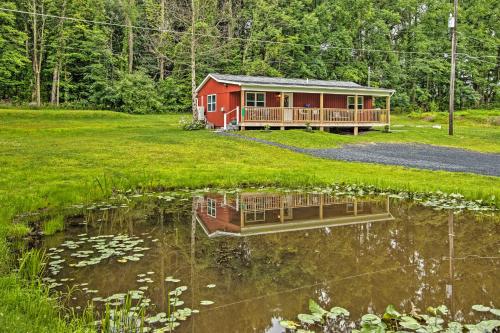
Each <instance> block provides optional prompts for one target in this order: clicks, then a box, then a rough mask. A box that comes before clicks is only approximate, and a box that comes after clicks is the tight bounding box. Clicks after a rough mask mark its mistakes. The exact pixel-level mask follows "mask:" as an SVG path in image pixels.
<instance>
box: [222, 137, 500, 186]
mask: <svg viewBox="0 0 500 333" xmlns="http://www.w3.org/2000/svg"><path fill="white" fill-rule="evenodd" d="M221 134H222V135H226V136H233V137H238V138H242V139H246V140H250V141H255V142H260V143H263V144H267V145H270V146H275V147H280V148H284V149H288V150H291V151H295V152H298V153H303V154H307V155H312V156H315V157H321V158H326V159H331V160H341V161H356V162H368V163H380V164H387V165H400V166H405V167H409V168H418V169H429V170H443V171H455V172H470V173H476V174H480V175H487V176H497V177H499V176H500V154H493V153H479V152H473V151H469V150H464V149H459V148H448V147H441V146H433V145H426V144H402V143H368V144H349V145H344V146H342V147H341V148H323V149H309V148H298V147H293V146H288V145H284V144H280V143H276V142H271V141H267V140H263V139H257V138H251V137H247V136H244V135H239V134H236V133H228V132H222V133H221Z"/></svg>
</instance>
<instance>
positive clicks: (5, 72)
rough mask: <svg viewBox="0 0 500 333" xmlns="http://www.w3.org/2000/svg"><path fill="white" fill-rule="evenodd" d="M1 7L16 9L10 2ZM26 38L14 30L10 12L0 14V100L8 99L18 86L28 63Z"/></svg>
mask: <svg viewBox="0 0 500 333" xmlns="http://www.w3.org/2000/svg"><path fill="white" fill-rule="evenodd" d="M2 6H4V7H5V8H8V9H12V10H15V9H16V5H15V3H14V2H11V1H8V2H6V3H4V4H2ZM27 38H28V37H27V35H26V33H25V32H24V31H21V30H18V29H16V17H15V15H14V14H13V13H12V12H0V98H1V97H8V96H9V94H10V93H12V89H13V88H14V87H15V86H18V85H19V84H20V80H19V75H20V74H21V72H22V70H23V67H24V66H25V65H26V64H27V63H29V59H28V58H27V56H26V50H25V45H24V44H25V42H26V40H27Z"/></svg>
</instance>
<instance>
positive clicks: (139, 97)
mask: <svg viewBox="0 0 500 333" xmlns="http://www.w3.org/2000/svg"><path fill="white" fill-rule="evenodd" d="M113 104H114V105H115V107H114V109H116V110H119V111H123V112H127V113H140V114H145V113H157V112H159V111H160V110H161V103H160V99H159V97H158V94H157V92H156V88H155V84H154V82H153V80H152V79H150V78H149V77H148V76H147V75H146V74H145V73H143V72H136V73H133V74H122V75H121V78H120V80H119V81H118V82H116V84H115V86H114V96H113Z"/></svg>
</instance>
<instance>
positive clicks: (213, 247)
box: [42, 190, 500, 333]
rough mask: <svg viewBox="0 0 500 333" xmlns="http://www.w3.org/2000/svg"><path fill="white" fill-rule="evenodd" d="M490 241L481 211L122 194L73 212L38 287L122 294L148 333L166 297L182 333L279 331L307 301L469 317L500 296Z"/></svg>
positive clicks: (293, 194)
mask: <svg viewBox="0 0 500 333" xmlns="http://www.w3.org/2000/svg"><path fill="white" fill-rule="evenodd" d="M499 245H500V223H498V215H495V214H494V213H491V212H490V213H481V214H480V213H471V212H465V211H461V212H453V211H451V210H436V209H432V208H429V207H424V206H422V205H421V204H418V203H415V202H412V201H408V200H401V199H397V198H389V197H388V196H365V197H358V198H356V197H352V196H336V195H333V194H332V193H328V192H326V193H323V192H321V191H309V192H298V191H270V190H260V191H256V190H252V191H248V192H245V191H228V192H223V191H215V192H196V193H194V194H189V195H187V194H179V193H173V194H149V195H135V196H128V197H124V196H123V197H121V198H114V200H112V201H111V202H110V203H96V204H94V205H92V206H91V207H76V208H74V209H73V210H72V212H71V214H70V215H69V216H67V217H66V228H65V231H64V232H61V233H58V234H55V235H53V236H47V237H44V238H43V240H42V246H43V247H45V248H47V251H48V253H49V256H50V265H49V268H50V269H49V271H48V273H47V276H46V278H45V281H46V282H47V283H49V284H52V287H53V288H54V289H55V290H60V291H64V292H67V291H68V288H70V289H71V290H72V292H71V296H70V300H69V304H70V306H72V307H75V308H76V309H83V308H84V307H85V306H86V305H87V304H88V302H90V301H92V300H93V301H94V304H95V305H96V307H97V308H100V309H102V307H103V304H104V303H105V302H108V303H110V304H111V305H112V306H117V305H119V304H120V303H121V302H123V297H124V295H125V294H126V293H129V295H131V297H132V302H134V306H137V307H140V306H142V307H144V308H146V309H147V310H146V312H147V314H148V315H149V316H151V317H152V318H153V319H152V320H150V322H149V325H148V326H150V327H153V328H158V327H162V323H161V322H165V320H164V319H163V320H162V318H164V317H165V315H164V314H162V313H165V312H168V311H169V310H170V311H172V310H173V309H174V305H171V306H170V308H169V306H168V304H169V303H170V304H173V303H176V304H175V309H184V308H185V307H186V308H187V309H186V311H187V313H184V314H181V315H180V316H179V317H180V319H181V320H178V322H179V324H180V325H179V326H178V327H177V328H176V329H175V331H178V332H188V331H189V332H273V333H274V332H284V331H285V329H284V328H283V327H281V326H280V324H279V322H280V320H282V319H284V318H291V319H294V318H296V316H297V314H299V313H302V312H304V311H306V309H307V304H308V300H309V299H314V300H316V301H317V302H318V303H319V304H321V305H323V306H325V307H328V308H329V307H332V306H335V305H336V306H342V307H344V308H346V309H348V310H349V311H350V312H351V318H359V317H360V316H361V315H363V314H365V313H379V314H380V313H383V312H384V310H385V308H386V306H387V305H388V304H393V305H395V306H396V307H397V308H398V309H402V310H405V311H410V310H411V308H412V306H415V307H417V308H420V309H425V308H426V307H427V306H430V305H433V306H437V305H441V304H444V305H446V306H447V307H448V308H449V310H450V319H451V318H453V319H454V320H457V321H466V322H467V321H471V320H475V319H478V318H477V316H478V315H477V313H473V312H472V311H471V306H472V305H474V304H484V305H490V304H492V303H493V304H494V303H496V305H497V306H498V303H499V301H500V288H498V281H500V273H499V268H500V259H499V258H500V246H499ZM176 288H178V289H177V296H176V294H175V293H176V292H175V289H176ZM192 310H195V311H194V312H195V313H191V311H192ZM157 314H160V315H158V316H156V315H157Z"/></svg>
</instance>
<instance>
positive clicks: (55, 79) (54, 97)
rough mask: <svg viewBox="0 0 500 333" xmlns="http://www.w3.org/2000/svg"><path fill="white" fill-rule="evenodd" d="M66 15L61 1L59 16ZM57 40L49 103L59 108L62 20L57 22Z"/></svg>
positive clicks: (62, 38) (64, 4)
mask: <svg viewBox="0 0 500 333" xmlns="http://www.w3.org/2000/svg"><path fill="white" fill-rule="evenodd" d="M65 15H66V0H64V1H63V4H62V9H61V16H62V17H64V16H65ZM58 28H59V40H58V48H57V51H56V63H55V65H54V71H53V73H52V91H51V94H50V103H51V104H55V105H57V106H59V89H60V88H59V83H60V82H61V79H60V77H61V68H62V50H61V49H62V48H63V47H64V19H63V18H61V19H60V20H59V27H58Z"/></svg>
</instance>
